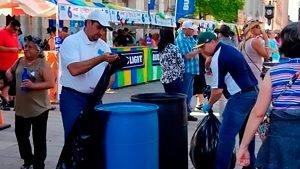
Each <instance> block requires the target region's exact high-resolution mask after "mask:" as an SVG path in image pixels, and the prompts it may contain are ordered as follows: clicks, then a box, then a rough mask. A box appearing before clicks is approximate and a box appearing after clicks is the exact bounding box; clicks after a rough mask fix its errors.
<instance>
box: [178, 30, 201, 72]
mask: <svg viewBox="0 0 300 169" xmlns="http://www.w3.org/2000/svg"><path fill="white" fill-rule="evenodd" d="M175 44H176V46H177V47H178V48H179V50H180V53H181V55H182V56H183V57H184V56H185V55H186V54H188V53H190V52H192V51H193V47H195V46H196V44H197V42H196V40H195V39H194V38H193V37H192V36H190V37H187V36H185V34H184V32H183V30H181V31H179V32H178V36H177V38H176V40H175ZM184 65H185V73H191V74H195V75H198V74H199V72H200V70H199V56H195V57H192V58H190V59H186V58H185V57H184Z"/></svg>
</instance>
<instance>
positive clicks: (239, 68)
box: [196, 32, 258, 169]
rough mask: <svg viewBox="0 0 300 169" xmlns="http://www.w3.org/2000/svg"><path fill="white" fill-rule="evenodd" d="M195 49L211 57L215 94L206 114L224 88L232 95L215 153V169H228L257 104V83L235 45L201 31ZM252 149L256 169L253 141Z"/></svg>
mask: <svg viewBox="0 0 300 169" xmlns="http://www.w3.org/2000/svg"><path fill="white" fill-rule="evenodd" d="M196 47H197V48H200V50H201V53H203V54H204V55H206V56H209V57H212V62H211V65H210V66H211V70H212V74H213V81H212V84H211V87H212V91H211V97H210V99H209V101H208V103H204V104H203V107H202V110H203V112H209V111H210V110H211V109H212V107H213V105H214V103H216V102H217V101H218V100H219V99H220V97H221V96H222V93H223V89H225V88H226V89H227V90H228V92H229V93H230V95H231V96H230V98H229V99H228V102H227V104H226V107H225V110H224V112H223V120H222V124H221V128H220V132H219V144H218V148H217V153H216V169H228V168H229V167H230V163H231V158H232V152H233V150H234V147H235V137H236V135H237V134H238V133H239V131H240V130H244V127H243V126H244V125H245V124H246V123H247V119H248V116H249V113H250V111H251V109H252V107H253V106H254V104H255V102H256V98H257V94H258V88H257V80H256V78H255V76H254V75H253V73H252V71H251V69H250V67H249V66H248V64H247V62H246V61H245V59H244V57H243V55H242V53H240V52H239V51H238V50H237V49H235V48H234V47H232V46H229V45H225V44H223V43H222V42H218V41H217V37H216V35H215V34H214V33H212V32H202V33H201V34H200V35H199V37H198V43H197V46H196ZM249 147H250V148H249V152H250V156H251V164H250V168H254V161H255V156H254V148H255V145H254V140H252V142H251V144H250V146H249Z"/></svg>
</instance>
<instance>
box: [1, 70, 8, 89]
mask: <svg viewBox="0 0 300 169" xmlns="http://www.w3.org/2000/svg"><path fill="white" fill-rule="evenodd" d="M5 73H6V71H4V70H0V80H3V81H4V86H8V85H9V82H8V81H7V78H6V75H5Z"/></svg>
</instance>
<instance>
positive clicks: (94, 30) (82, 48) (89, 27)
mask: <svg viewBox="0 0 300 169" xmlns="http://www.w3.org/2000/svg"><path fill="white" fill-rule="evenodd" d="M106 29H109V30H112V28H111V27H110V25H109V21H108V20H106V19H105V18H104V17H102V16H101V13H99V12H97V11H93V12H91V13H90V14H89V15H88V17H87V19H86V20H85V27H84V29H83V30H81V31H79V32H77V33H76V34H73V35H70V36H68V37H67V38H66V39H65V40H64V42H63V44H62V46H61V48H60V57H61V71H62V74H61V81H60V83H61V85H62V91H61V94H60V111H61V114H62V120H63V126H64V130H65V138H67V136H68V134H69V133H70V131H71V129H72V126H73V124H74V123H75V121H76V119H77V117H78V115H79V114H80V112H81V111H82V110H83V109H84V108H85V107H86V105H87V104H88V99H89V98H90V96H91V94H92V93H93V91H94V88H95V86H96V85H97V82H98V81H99V79H100V78H101V76H102V74H103V71H104V69H105V67H106V66H107V65H108V63H112V62H114V61H115V60H116V59H117V58H118V55H116V54H111V50H110V47H109V46H108V44H107V43H106V42H104V41H103V40H102V39H100V37H101V36H103V34H105V32H106Z"/></svg>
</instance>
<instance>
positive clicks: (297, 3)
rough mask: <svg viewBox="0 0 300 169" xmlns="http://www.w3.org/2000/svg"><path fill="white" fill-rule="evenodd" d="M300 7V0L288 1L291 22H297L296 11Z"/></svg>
mask: <svg viewBox="0 0 300 169" xmlns="http://www.w3.org/2000/svg"><path fill="white" fill-rule="evenodd" d="M299 7H300V0H289V10H288V11H289V15H290V19H291V20H292V21H293V22H296V21H298V9H299Z"/></svg>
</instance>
